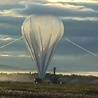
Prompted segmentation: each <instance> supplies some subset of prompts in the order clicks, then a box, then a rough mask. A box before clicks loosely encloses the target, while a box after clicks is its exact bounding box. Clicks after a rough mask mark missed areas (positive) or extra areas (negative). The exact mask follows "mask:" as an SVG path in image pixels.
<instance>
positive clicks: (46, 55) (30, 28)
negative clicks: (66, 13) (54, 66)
mask: <svg viewBox="0 0 98 98" xmlns="http://www.w3.org/2000/svg"><path fill="white" fill-rule="evenodd" d="M63 32H64V26H63V23H62V21H61V20H60V19H59V18H57V17H55V16H50V15H37V14H34V15H31V16H29V17H27V18H26V19H25V21H24V22H23V25H22V35H23V38H24V40H25V42H26V44H27V47H28V49H29V51H30V53H31V56H32V58H33V59H34V61H35V63H36V67H37V71H38V74H39V77H40V78H41V79H43V78H44V76H45V73H46V70H47V68H48V65H49V63H50V61H51V59H52V57H53V53H54V50H55V49H56V46H57V44H58V42H59V41H60V40H61V38H62V36H63Z"/></svg>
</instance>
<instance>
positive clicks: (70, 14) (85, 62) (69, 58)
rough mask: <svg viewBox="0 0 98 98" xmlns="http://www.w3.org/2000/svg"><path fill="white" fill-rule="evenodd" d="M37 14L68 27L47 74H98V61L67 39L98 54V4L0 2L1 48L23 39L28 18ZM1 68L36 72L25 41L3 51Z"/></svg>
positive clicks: (84, 0) (96, 0)
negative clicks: (60, 21)
mask: <svg viewBox="0 0 98 98" xmlns="http://www.w3.org/2000/svg"><path fill="white" fill-rule="evenodd" d="M37 13H40V14H50V15H55V16H58V17H59V18H60V19H61V20H62V21H63V23H64V27H65V32H64V36H63V38H62V40H61V42H60V44H59V46H58V47H57V49H56V52H55V54H54V57H53V59H52V61H51V63H50V65H49V68H48V70H52V68H53V67H54V66H55V67H57V70H58V71H64V72H96V71H98V57H95V56H93V55H91V54H89V53H87V52H85V51H83V50H82V49H79V48H78V47H76V46H74V45H73V44H71V43H69V42H68V41H66V40H65V39H64V38H65V37H66V38H68V39H70V40H71V41H73V42H75V43H76V44H78V45H80V46H82V47H84V48H85V49H88V50H89V51H91V52H93V53H95V54H96V55H97V54H98V0H0V46H2V45H5V44H7V43H9V42H11V41H13V40H15V39H18V38H20V37H21V36H22V34H21V26H22V23H23V21H24V20H25V18H26V17H27V16H29V15H31V14H37ZM0 64H3V65H9V66H15V67H19V68H27V69H31V70H35V69H36V68H35V66H34V61H32V59H31V57H30V54H29V51H28V49H27V48H26V46H25V43H24V41H23V40H19V41H17V42H15V43H13V44H11V45H9V46H7V47H4V48H2V49H0Z"/></svg>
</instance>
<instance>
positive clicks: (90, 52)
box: [65, 38, 98, 57]
mask: <svg viewBox="0 0 98 98" xmlns="http://www.w3.org/2000/svg"><path fill="white" fill-rule="evenodd" d="M65 40H67V41H68V42H70V43H71V44H73V45H74V46H77V47H78V48H80V49H82V50H84V51H86V52H88V53H89V54H92V55H93V56H96V57H98V55H97V54H95V53H93V52H91V51H89V50H87V49H85V48H83V47H81V46H80V45H78V44H76V43H74V42H73V41H71V40H69V39H68V38H65Z"/></svg>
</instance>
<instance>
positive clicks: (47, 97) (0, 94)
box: [0, 82, 98, 98]
mask: <svg viewBox="0 0 98 98" xmlns="http://www.w3.org/2000/svg"><path fill="white" fill-rule="evenodd" d="M0 98H98V84H45V83H43V84H34V83H32V82H0Z"/></svg>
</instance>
